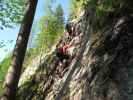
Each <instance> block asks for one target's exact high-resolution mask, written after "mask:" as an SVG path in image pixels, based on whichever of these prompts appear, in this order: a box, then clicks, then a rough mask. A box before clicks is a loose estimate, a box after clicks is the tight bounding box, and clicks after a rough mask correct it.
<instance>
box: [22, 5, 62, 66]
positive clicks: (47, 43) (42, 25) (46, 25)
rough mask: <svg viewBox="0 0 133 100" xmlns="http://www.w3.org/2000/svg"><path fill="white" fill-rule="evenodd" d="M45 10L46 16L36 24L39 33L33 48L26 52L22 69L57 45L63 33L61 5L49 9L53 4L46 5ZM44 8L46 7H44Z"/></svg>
mask: <svg viewBox="0 0 133 100" xmlns="http://www.w3.org/2000/svg"><path fill="white" fill-rule="evenodd" d="M48 5H49V6H48V7H49V8H47V9H45V10H47V11H46V14H45V15H44V16H43V17H42V18H41V19H40V21H39V22H38V23H37V26H38V27H39V29H38V30H39V32H38V33H37V35H36V38H35V41H34V48H30V49H28V51H27V54H26V57H25V62H24V67H26V66H28V64H30V63H31V62H32V60H33V59H34V57H36V56H37V55H38V56H40V58H41V55H42V54H44V53H47V52H48V51H50V49H51V47H52V46H53V45H54V44H56V43H57V41H58V39H59V37H60V36H61V35H62V34H63V32H64V12H63V9H62V6H61V5H57V6H55V8H54V9H53V8H51V7H52V5H53V4H48ZM45 7H46V6H45Z"/></svg>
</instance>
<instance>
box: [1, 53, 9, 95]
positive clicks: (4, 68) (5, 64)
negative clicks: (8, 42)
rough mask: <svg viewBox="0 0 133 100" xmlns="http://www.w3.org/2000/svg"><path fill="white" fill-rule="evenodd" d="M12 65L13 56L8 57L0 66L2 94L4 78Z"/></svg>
mask: <svg viewBox="0 0 133 100" xmlns="http://www.w3.org/2000/svg"><path fill="white" fill-rule="evenodd" d="M10 65H11V55H8V56H7V57H6V58H5V59H4V60H3V61H2V62H1V64H0V93H1V92H2V89H3V82H4V78H5V75H6V73H7V71H8V68H9V66H10Z"/></svg>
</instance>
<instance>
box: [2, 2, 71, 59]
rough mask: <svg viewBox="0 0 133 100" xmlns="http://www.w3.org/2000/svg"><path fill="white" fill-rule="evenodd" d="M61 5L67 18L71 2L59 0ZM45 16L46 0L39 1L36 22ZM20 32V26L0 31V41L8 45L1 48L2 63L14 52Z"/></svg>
mask: <svg viewBox="0 0 133 100" xmlns="http://www.w3.org/2000/svg"><path fill="white" fill-rule="evenodd" d="M59 3H60V4H61V5H62V7H63V9H64V15H65V18H67V17H68V7H69V6H68V5H69V0H57V4H59ZM43 15H44V0H39V2H38V6H37V11H36V15H35V21H37V20H39V18H40V17H41V16H43ZM18 31H19V25H18V26H14V28H12V29H9V28H5V29H4V30H0V34H1V36H0V41H4V42H5V44H6V46H5V47H3V48H0V61H2V60H3V58H4V57H5V55H6V54H8V53H9V52H11V51H12V50H13V48H14V45H15V42H16V38H17V35H18ZM11 40H13V41H11Z"/></svg>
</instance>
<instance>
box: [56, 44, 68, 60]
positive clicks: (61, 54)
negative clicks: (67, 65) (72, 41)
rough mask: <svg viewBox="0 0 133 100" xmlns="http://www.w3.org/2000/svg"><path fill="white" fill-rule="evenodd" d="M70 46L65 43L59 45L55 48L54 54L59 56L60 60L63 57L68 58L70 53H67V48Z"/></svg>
mask: <svg viewBox="0 0 133 100" xmlns="http://www.w3.org/2000/svg"><path fill="white" fill-rule="evenodd" d="M70 47H71V45H69V44H66V45H64V46H63V47H60V48H58V49H57V53H56V56H57V57H58V58H59V60H60V61H61V62H63V60H64V59H66V60H67V59H69V58H70V55H69V54H68V49H69V48H70Z"/></svg>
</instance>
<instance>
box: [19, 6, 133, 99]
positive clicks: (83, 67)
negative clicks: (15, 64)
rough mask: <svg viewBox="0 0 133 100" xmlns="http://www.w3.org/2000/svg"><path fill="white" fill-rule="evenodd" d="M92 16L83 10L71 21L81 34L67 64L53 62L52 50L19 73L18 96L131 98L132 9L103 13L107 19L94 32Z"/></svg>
mask: <svg viewBox="0 0 133 100" xmlns="http://www.w3.org/2000/svg"><path fill="white" fill-rule="evenodd" d="M124 11H126V13H125V12H124ZM114 13H115V12H114ZM93 19H94V18H93V16H92V15H91V13H90V12H89V11H87V10H85V11H84V12H82V15H81V16H79V18H77V19H75V20H73V21H72V23H73V25H74V28H75V30H74V33H76V34H77V36H81V37H80V40H79V43H77V44H74V47H75V48H74V51H73V52H74V54H75V57H73V59H72V60H71V61H70V62H69V64H68V65H67V66H65V67H62V66H60V65H56V63H55V58H56V57H55V53H54V52H52V53H51V54H49V55H47V56H45V59H43V60H42V61H41V63H39V64H34V66H38V67H37V68H36V69H35V68H34V69H35V70H36V71H35V70H34V72H33V73H32V74H31V75H28V74H27V76H28V77H29V78H28V79H27V80H26V79H25V78H24V77H26V75H24V74H25V73H23V75H22V77H21V81H20V83H19V90H18V100H44V99H45V100H133V13H132V10H130V9H127V8H124V10H120V11H119V12H117V14H115V15H114V16H113V17H111V18H110V16H107V18H106V20H110V23H105V26H104V27H103V29H101V31H99V32H98V31H97V32H96V33H95V35H94V32H95V27H94V25H92V23H93V21H94V20H93ZM73 39H74V38H73ZM73 39H72V40H70V42H71V41H73ZM75 51H76V52H75ZM31 69H32V67H31Z"/></svg>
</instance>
